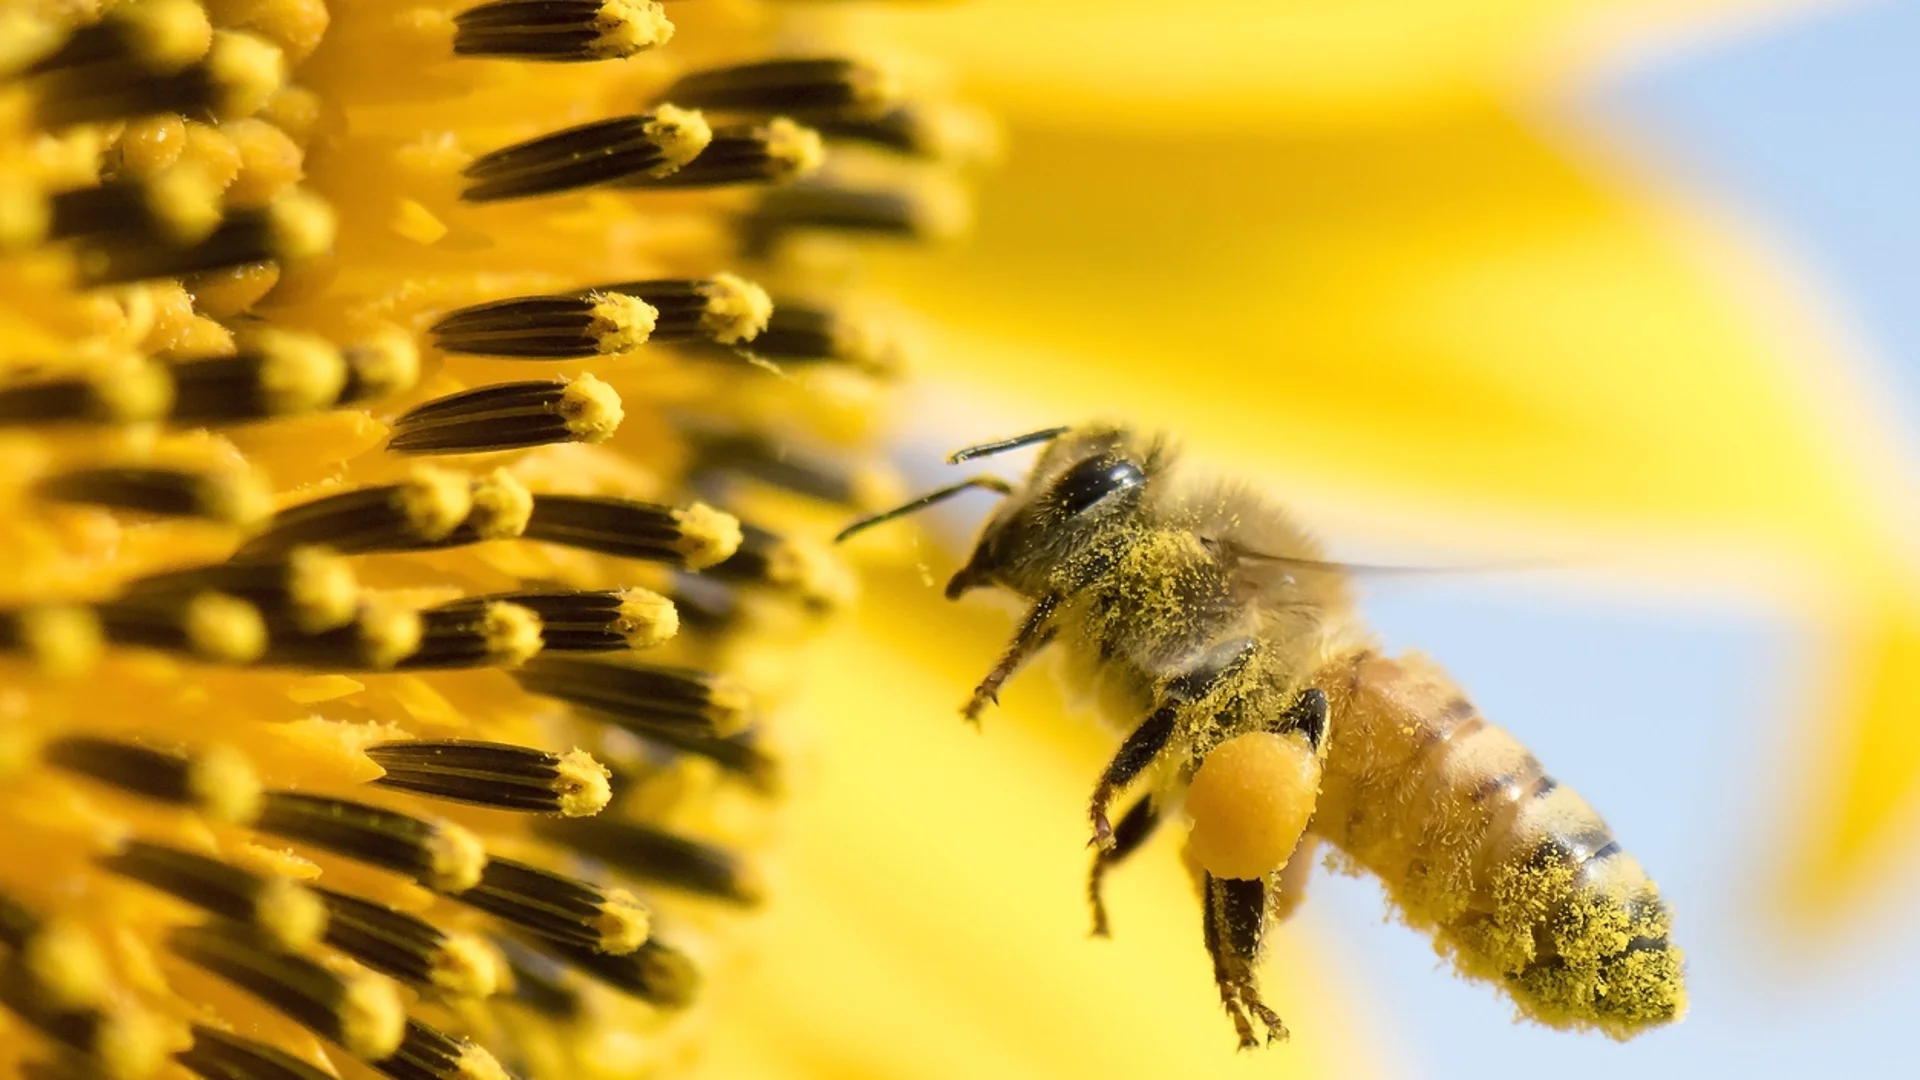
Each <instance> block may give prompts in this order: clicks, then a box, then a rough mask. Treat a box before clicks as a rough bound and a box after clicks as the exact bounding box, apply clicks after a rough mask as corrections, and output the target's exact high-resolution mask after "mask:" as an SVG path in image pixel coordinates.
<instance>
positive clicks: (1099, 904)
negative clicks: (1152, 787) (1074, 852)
mask: <svg viewBox="0 0 1920 1080" xmlns="http://www.w3.org/2000/svg"><path fill="white" fill-rule="evenodd" d="M1162 820H1163V815H1162V814H1161V813H1160V808H1159V807H1157V806H1155V805H1154V803H1153V795H1152V793H1151V792H1149V793H1148V794H1145V795H1142V796H1140V798H1139V799H1138V800H1136V801H1135V802H1134V804H1133V805H1132V806H1130V807H1128V808H1127V812H1126V813H1125V814H1122V815H1121V817H1120V824H1118V825H1116V826H1114V827H1113V847H1112V849H1107V848H1095V849H1094V852H1093V870H1092V871H1091V872H1090V873H1088V875H1087V899H1088V900H1089V901H1091V902H1092V904H1093V936H1094V937H1108V936H1110V935H1109V928H1108V925H1107V904H1106V901H1105V900H1104V899H1102V898H1101V895H1100V883H1101V879H1102V878H1104V877H1106V876H1107V871H1108V870H1109V869H1110V868H1112V867H1115V866H1118V865H1120V863H1121V862H1123V861H1124V860H1125V859H1126V857H1127V856H1129V855H1131V854H1133V853H1134V852H1136V851H1138V850H1140V846H1141V845H1142V844H1145V843H1146V842H1147V840H1148V838H1150V837H1152V836H1153V834H1154V831H1155V830H1156V829H1158V828H1159V827H1160V822H1161V821H1162Z"/></svg>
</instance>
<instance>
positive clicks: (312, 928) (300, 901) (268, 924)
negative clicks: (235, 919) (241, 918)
mask: <svg viewBox="0 0 1920 1080" xmlns="http://www.w3.org/2000/svg"><path fill="white" fill-rule="evenodd" d="M253 918H254V922H255V923H256V924H258V925H259V927H260V928H261V929H262V930H265V931H266V932H267V934H268V936H270V937H272V938H273V940H274V941H276V942H278V943H279V945H280V946H281V947H282V948H285V949H304V948H306V947H307V946H308V945H311V944H313V943H314V942H316V941H318V940H320V935H321V934H324V933H325V932H326V929H327V905H326V903H325V901H323V900H321V899H320V897H318V896H316V895H315V894H314V892H313V890H311V889H309V888H307V887H306V886H304V885H302V884H300V883H299V882H297V881H294V880H292V879H290V878H275V879H273V880H272V881H269V882H268V883H267V885H266V887H265V888H263V889H261V890H260V895H259V896H258V897H257V898H256V900H255V901H254V915H253Z"/></svg>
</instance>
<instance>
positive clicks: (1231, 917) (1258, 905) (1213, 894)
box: [1204, 874, 1287, 1050]
mask: <svg viewBox="0 0 1920 1080" xmlns="http://www.w3.org/2000/svg"><path fill="white" fill-rule="evenodd" d="M1205 878H1206V906H1207V910H1206V922H1205V927H1204V929H1205V932H1206V940H1207V952H1208V953H1209V954H1211V955H1212V957H1213V981H1214V982H1215V984H1217V985H1218V986H1219V987H1220V1002H1221V1004H1223V1005H1225V1006H1226V1007H1227V1015H1228V1016H1229V1017H1231V1018H1232V1019H1233V1029H1234V1031H1235V1032H1237V1033H1238V1034H1239V1036H1240V1049H1242V1050H1249V1049H1252V1048H1253V1047H1256V1046H1259V1045H1260V1042H1259V1040H1258V1039H1256V1038H1254V1034H1253V1021H1255V1020H1258V1021H1260V1023H1261V1025H1262V1026H1264V1027H1265V1028H1266V1029H1267V1041H1268V1042H1272V1041H1274V1040H1275V1039H1282V1040H1284V1039H1285V1038H1286V1037H1287V1025H1286V1024H1284V1023H1282V1022H1281V1021H1280V1014H1279V1013H1276V1012H1274V1011H1273V1010H1272V1009H1269V1008H1267V1005H1266V1002H1264V1001H1262V1000H1260V985H1259V981H1258V978H1257V976H1256V968H1257V966H1258V964H1259V960H1260V944H1261V938H1262V937H1263V936H1264V935H1265V933H1266V928H1267V882H1266V880H1265V879H1264V878H1252V879H1248V880H1240V879H1237V878H1217V877H1214V876H1213V875H1212V874H1206V875H1205Z"/></svg>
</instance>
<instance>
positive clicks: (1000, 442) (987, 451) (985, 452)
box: [947, 427, 1070, 465]
mask: <svg viewBox="0 0 1920 1080" xmlns="http://www.w3.org/2000/svg"><path fill="white" fill-rule="evenodd" d="M1069 430H1070V429H1069V428H1064V427H1050V428H1043V429H1042V430H1040V431H1029V432H1027V433H1026V434H1025V435H1015V436H1014V437H1013V438H1011V439H995V440H994V441H992V442H984V443H981V444H979V445H978V446H969V447H967V448H966V449H964V450H955V451H954V452H953V453H952V454H949V455H948V456H947V464H949V465H958V464H960V463H961V462H963V461H972V460H973V459H974V458H983V457H992V456H993V455H995V454H1004V453H1006V452H1007V451H1009V450H1018V449H1020V448H1021V447H1023V446H1032V445H1033V444H1034V443H1043V442H1052V441H1053V440H1055V439H1057V438H1059V437H1060V436H1062V435H1065V434H1066V433H1067V432H1068V431H1069Z"/></svg>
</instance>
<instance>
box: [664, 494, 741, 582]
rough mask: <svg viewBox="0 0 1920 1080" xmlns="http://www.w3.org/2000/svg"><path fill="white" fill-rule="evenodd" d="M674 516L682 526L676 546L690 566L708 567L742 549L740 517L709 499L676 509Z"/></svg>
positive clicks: (698, 568) (723, 560) (725, 559)
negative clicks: (718, 506)
mask: <svg viewBox="0 0 1920 1080" xmlns="http://www.w3.org/2000/svg"><path fill="white" fill-rule="evenodd" d="M673 517H674V521H675V522H676V523H677V524H678V525H679V526H680V539H679V541H678V543H677V544H676V548H677V549H678V550H679V552H680V555H681V557H682V558H684V559H686V562H687V569H689V570H705V569H706V568H707V567H709V566H714V565H716V564H718V563H723V562H725V561H727V559H728V558H730V557H732V555H733V553H734V552H736V551H738V550H740V541H741V540H742V539H743V537H742V534H741V532H740V520H739V519H738V518H736V517H734V516H733V515H732V514H729V513H725V512H724V511H720V510H715V509H714V508H713V507H711V506H708V505H707V504H706V503H694V504H693V505H692V506H689V507H687V508H686V509H684V510H676V511H674V514H673Z"/></svg>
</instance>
